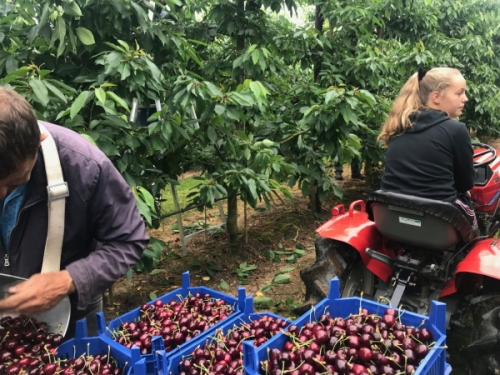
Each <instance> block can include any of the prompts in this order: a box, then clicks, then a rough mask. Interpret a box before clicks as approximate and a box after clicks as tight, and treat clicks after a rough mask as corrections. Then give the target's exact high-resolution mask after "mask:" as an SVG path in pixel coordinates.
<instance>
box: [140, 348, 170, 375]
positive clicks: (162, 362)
mask: <svg viewBox="0 0 500 375" xmlns="http://www.w3.org/2000/svg"><path fill="white" fill-rule="evenodd" d="M155 361H156V371H157V373H158V374H162V375H163V374H166V371H167V369H168V362H167V353H166V352H165V350H160V351H158V352H156V355H155ZM134 375H135V374H134Z"/></svg>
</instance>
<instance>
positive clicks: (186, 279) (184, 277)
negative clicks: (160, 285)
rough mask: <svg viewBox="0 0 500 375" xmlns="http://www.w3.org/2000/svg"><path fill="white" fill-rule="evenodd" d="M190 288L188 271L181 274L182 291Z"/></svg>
mask: <svg viewBox="0 0 500 375" xmlns="http://www.w3.org/2000/svg"><path fill="white" fill-rule="evenodd" d="M190 286H191V280H190V277H189V271H186V272H184V273H183V274H182V289H186V290H187V289H188V288H189V287H190Z"/></svg>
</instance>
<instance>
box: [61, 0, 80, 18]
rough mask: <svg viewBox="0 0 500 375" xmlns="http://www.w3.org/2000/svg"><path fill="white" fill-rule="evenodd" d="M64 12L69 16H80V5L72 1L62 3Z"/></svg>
mask: <svg viewBox="0 0 500 375" xmlns="http://www.w3.org/2000/svg"><path fill="white" fill-rule="evenodd" d="M63 9H64V13H65V14H69V15H70V16H73V17H81V16H82V10H81V9H80V7H79V6H78V4H77V3H76V2H74V1H73V2H72V3H69V4H68V3H64V8H63Z"/></svg>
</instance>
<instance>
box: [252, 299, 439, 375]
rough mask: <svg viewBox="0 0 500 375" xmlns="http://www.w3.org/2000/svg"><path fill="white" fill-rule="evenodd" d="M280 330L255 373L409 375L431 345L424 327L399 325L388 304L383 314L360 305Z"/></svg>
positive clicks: (290, 374) (430, 338)
mask: <svg viewBox="0 0 500 375" xmlns="http://www.w3.org/2000/svg"><path fill="white" fill-rule="evenodd" d="M285 334H286V335H288V336H289V338H290V341H287V342H286V343H285V345H284V347H283V348H282V349H271V350H269V351H268V358H269V359H268V360H266V361H262V362H261V364H260V373H261V374H266V375H284V374H287V375H317V374H331V375H341V374H342V375H344V374H345V375H410V374H413V373H414V372H415V371H416V369H417V366H418V365H419V363H420V362H421V361H422V359H423V358H424V357H425V356H426V355H427V353H428V352H429V349H430V348H431V347H432V345H434V344H433V343H432V341H433V338H432V334H431V332H430V331H429V330H428V329H426V328H417V327H410V326H406V325H404V324H402V323H401V322H399V319H398V317H397V311H396V310H395V309H393V308H388V309H386V310H385V312H384V315H383V316H378V315H375V314H369V313H368V311H367V310H365V309H361V310H360V312H359V314H357V315H351V316H349V317H348V318H346V319H344V318H332V317H331V316H330V314H329V313H326V314H323V315H321V316H320V317H319V319H318V321H317V322H310V323H306V324H305V325H304V326H303V327H302V329H299V328H298V327H297V326H296V325H291V326H290V327H289V329H288V331H287V332H285Z"/></svg>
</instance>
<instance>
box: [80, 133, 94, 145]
mask: <svg viewBox="0 0 500 375" xmlns="http://www.w3.org/2000/svg"><path fill="white" fill-rule="evenodd" d="M80 135H81V136H82V137H83V138H85V139H86V140H87V141H89V142H90V143H92V144H93V145H94V146H96V147H97V144H96V143H95V141H94V138H92V137H91V136H90V135H88V134H85V133H82V134H80Z"/></svg>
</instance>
